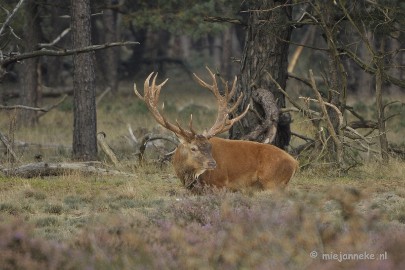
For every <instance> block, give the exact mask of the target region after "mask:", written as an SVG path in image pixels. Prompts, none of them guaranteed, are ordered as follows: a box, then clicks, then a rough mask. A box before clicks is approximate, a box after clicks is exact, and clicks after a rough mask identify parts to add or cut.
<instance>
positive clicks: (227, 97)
mask: <svg viewBox="0 0 405 270" xmlns="http://www.w3.org/2000/svg"><path fill="white" fill-rule="evenodd" d="M206 69H207V71H208V73H209V75H210V76H211V79H212V85H210V84H208V83H206V82H204V81H203V80H201V79H200V78H199V77H198V76H197V75H196V74H194V77H195V78H196V80H197V82H198V83H199V84H200V85H201V86H203V87H205V88H207V89H209V90H210V91H211V92H212V93H213V94H214V95H215V97H216V99H217V103H218V114H217V119H216V120H215V123H214V125H213V126H212V127H211V128H210V129H209V130H208V131H207V132H204V136H206V137H207V138H210V137H213V136H215V135H217V134H219V133H222V132H225V131H228V130H229V129H230V128H231V127H232V125H233V124H234V123H236V122H237V121H239V120H240V119H242V117H244V116H245V115H246V113H247V112H248V109H249V106H248V107H247V108H246V109H245V110H244V111H243V112H242V113H241V114H240V115H239V116H237V117H235V118H232V119H228V117H229V114H230V113H232V112H233V111H235V110H236V108H237V107H238V106H239V104H240V103H241V102H242V97H243V93H242V94H241V95H240V96H239V97H238V98H237V100H236V102H234V103H233V104H232V105H231V106H230V108H229V107H228V103H229V102H230V101H231V99H232V97H233V96H234V95H235V92H236V82H237V77H236V76H235V78H234V80H233V83H232V87H231V89H230V90H229V85H228V83H227V82H226V81H225V80H224V79H222V78H221V80H222V83H223V85H224V88H225V94H224V95H221V94H220V93H219V89H218V84H217V80H216V77H215V74H214V73H212V71H211V70H210V69H209V68H208V67H206Z"/></svg>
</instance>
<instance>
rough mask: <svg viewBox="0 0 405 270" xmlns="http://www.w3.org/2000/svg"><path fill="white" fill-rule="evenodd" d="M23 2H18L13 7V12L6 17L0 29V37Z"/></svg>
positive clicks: (22, 0) (21, 0)
mask: <svg viewBox="0 0 405 270" xmlns="http://www.w3.org/2000/svg"><path fill="white" fill-rule="evenodd" d="M24 1H25V0H20V2H18V3H17V5H15V7H14V9H13V11H12V12H11V13H10V14H9V15H8V16H7V18H6V20H5V21H4V23H3V25H2V26H1V28H0V36H1V34H2V33H3V31H4V29H6V27H7V26H8V25H9V23H10V22H11V19H13V17H14V15H15V14H16V13H17V11H18V9H19V8H20V7H21V5H22V4H23V3H24Z"/></svg>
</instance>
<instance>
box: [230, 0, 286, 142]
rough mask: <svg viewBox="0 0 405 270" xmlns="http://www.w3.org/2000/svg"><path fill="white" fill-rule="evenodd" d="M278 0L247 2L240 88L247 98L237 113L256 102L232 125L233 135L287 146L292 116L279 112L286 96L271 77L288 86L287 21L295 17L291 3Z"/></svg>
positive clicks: (238, 137)
mask: <svg viewBox="0 0 405 270" xmlns="http://www.w3.org/2000/svg"><path fill="white" fill-rule="evenodd" d="M275 2H276V1H267V0H261V1H249V2H248V3H247V8H248V9H249V10H250V16H249V18H248V26H247V32H246V39H245V45H244V50H243V56H242V63H241V74H240V76H239V83H238V88H237V90H238V92H239V93H240V92H242V93H243V94H244V100H243V101H242V103H241V106H240V107H239V108H238V111H237V112H236V113H237V114H238V113H240V112H241V111H242V110H243V108H246V106H247V105H248V104H249V103H251V104H252V105H253V106H252V107H251V109H252V110H251V112H250V113H248V114H247V116H245V117H244V119H242V120H241V121H240V122H239V123H238V124H236V125H234V127H233V128H232V129H231V131H230V138H232V139H248V140H254V141H259V142H265V143H272V144H274V145H276V146H278V147H280V148H283V149H285V148H286V147H287V146H288V144H289V142H290V136H291V131H290V122H291V116H290V115H289V114H287V113H286V114H281V115H280V116H279V108H282V107H285V97H284V95H283V94H282V93H281V92H279V91H278V90H277V87H276V86H275V85H274V83H273V82H272V80H271V77H273V78H274V79H275V80H276V81H277V82H278V83H279V84H280V86H281V87H282V88H284V89H285V86H286V82H287V76H288V73H287V66H288V48H289V44H288V43H287V42H285V41H288V40H290V36H291V27H290V26H289V25H288V23H287V21H289V20H291V6H287V5H286V6H283V7H280V8H274V7H275V6H278V5H279V3H278V2H277V4H276V3H275ZM288 3H289V1H287V4H288ZM269 74H270V75H271V76H269Z"/></svg>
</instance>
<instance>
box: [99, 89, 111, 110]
mask: <svg viewBox="0 0 405 270" xmlns="http://www.w3.org/2000/svg"><path fill="white" fill-rule="evenodd" d="M110 91H111V87H110V86H107V88H106V89H105V90H104V91H103V93H101V94H100V95H99V96H98V97H97V99H96V106H97V105H98V104H99V103H100V101H101V100H102V99H103V98H104V97H105V96H106V95H107V94H108V93H109V92H110Z"/></svg>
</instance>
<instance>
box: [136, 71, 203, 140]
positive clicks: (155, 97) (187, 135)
mask: <svg viewBox="0 0 405 270" xmlns="http://www.w3.org/2000/svg"><path fill="white" fill-rule="evenodd" d="M153 74H154V72H152V73H151V74H149V76H148V77H147V78H146V80H145V83H144V95H143V96H141V94H139V92H138V90H137V89H136V85H135V84H134V92H135V95H136V96H137V97H138V98H139V99H141V100H142V101H144V102H145V104H146V106H147V107H148V109H149V111H150V112H151V114H152V116H153V117H154V118H155V120H156V121H157V122H158V123H159V124H160V125H162V126H163V127H165V128H167V129H168V130H170V131H172V132H174V133H175V134H177V135H179V136H181V137H183V138H184V139H186V140H189V139H191V138H194V136H195V134H196V133H195V132H194V130H191V131H187V130H185V129H183V128H182V127H181V126H180V124H179V123H178V122H177V121H176V122H177V126H176V125H174V124H172V123H170V122H169V121H167V120H166V118H165V117H163V116H162V115H161V114H160V112H159V110H158V108H157V107H158V106H157V104H158V101H159V96H160V91H161V89H162V87H163V86H164V85H165V84H166V82H167V81H168V79H166V80H164V81H163V82H162V83H161V84H158V85H156V78H157V73H156V74H155V76H153ZM152 76H153V79H152V84H151V85H150V79H151V77H152ZM190 126H191V125H190ZM191 127H192V126H191Z"/></svg>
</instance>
